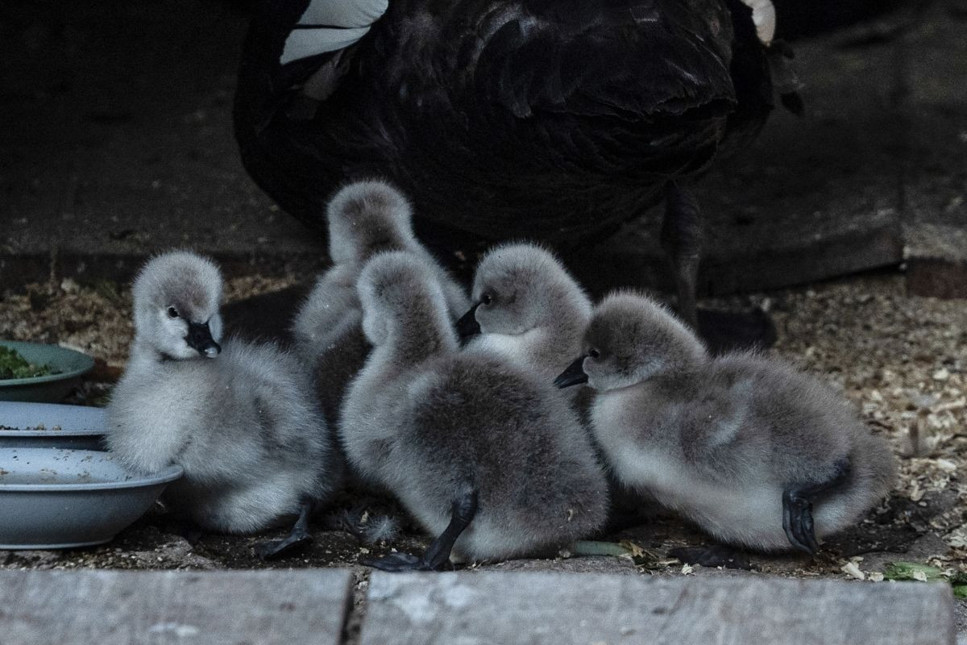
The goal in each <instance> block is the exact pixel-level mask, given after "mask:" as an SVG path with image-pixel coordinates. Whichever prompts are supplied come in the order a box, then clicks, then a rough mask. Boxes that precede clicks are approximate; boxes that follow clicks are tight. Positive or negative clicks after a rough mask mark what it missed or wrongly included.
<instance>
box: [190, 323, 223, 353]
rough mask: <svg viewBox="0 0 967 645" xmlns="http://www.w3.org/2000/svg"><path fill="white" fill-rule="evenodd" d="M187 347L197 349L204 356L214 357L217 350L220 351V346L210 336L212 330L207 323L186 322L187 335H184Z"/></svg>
mask: <svg viewBox="0 0 967 645" xmlns="http://www.w3.org/2000/svg"><path fill="white" fill-rule="evenodd" d="M185 340H186V341H188V347H191V348H192V349H194V350H197V351H198V353H199V354H201V355H202V356H204V357H206V358H215V357H216V356H218V352H220V351H222V346H221V345H219V344H218V343H216V342H215V339H214V338H212V330H211V329H210V328H209V327H208V323H207V322H204V323H195V322H189V323H188V335H187V336H185Z"/></svg>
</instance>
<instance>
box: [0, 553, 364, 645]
mask: <svg viewBox="0 0 967 645" xmlns="http://www.w3.org/2000/svg"><path fill="white" fill-rule="evenodd" d="M351 581H352V574H351V573H350V572H349V571H348V570H335V569H326V570H312V571H305V570H301V571H219V572H184V571H0V643H4V644H5V645H14V644H31V645H32V644H34V643H37V644H40V643H58V644H64V645H68V644H73V643H77V644H82V643H83V644H84V645H92V644H98V645H112V644H114V643H117V644H121V643H124V644H129V643H138V644H142V643H143V644H162V643H179V644H181V645H186V644H191V643H198V644H204V645H216V644H223V643H224V644H228V643H252V644H255V643H258V644H259V645H263V644H265V645H268V644H272V643H284V644H286V645H292V644H293V643H299V645H309V644H319V645H327V644H329V643H332V644H336V643H339V642H340V639H341V638H342V628H343V623H344V620H345V616H346V611H347V603H348V599H349V598H350V597H351V593H350V585H351Z"/></svg>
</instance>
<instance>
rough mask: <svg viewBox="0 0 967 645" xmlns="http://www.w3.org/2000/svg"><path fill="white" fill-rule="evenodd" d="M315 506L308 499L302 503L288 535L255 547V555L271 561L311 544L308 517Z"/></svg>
mask: <svg viewBox="0 0 967 645" xmlns="http://www.w3.org/2000/svg"><path fill="white" fill-rule="evenodd" d="M314 506H315V504H314V502H313V501H312V500H310V499H305V500H303V501H302V505H301V507H300V509H299V518H298V519H297V520H296V521H295V524H293V525H292V530H291V531H289V535H288V536H286V537H285V538H283V539H281V540H270V541H268V542H262V543H261V544H256V545H255V554H256V555H257V556H259V557H260V558H261V559H263V560H273V559H275V558H278V557H281V556H283V555H285V554H286V553H288V552H290V551H292V550H293V549H295V548H297V547H300V546H303V545H305V544H308V543H309V542H312V534H311V533H309V515H311V514H312V509H313V507H314Z"/></svg>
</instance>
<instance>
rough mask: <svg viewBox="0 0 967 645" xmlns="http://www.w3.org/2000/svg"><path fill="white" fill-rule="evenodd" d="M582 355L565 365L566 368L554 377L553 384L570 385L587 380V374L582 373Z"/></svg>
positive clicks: (559, 385)
mask: <svg viewBox="0 0 967 645" xmlns="http://www.w3.org/2000/svg"><path fill="white" fill-rule="evenodd" d="M584 358H585V357H584V356H581V357H580V358H578V359H577V360H575V361H574V362H573V363H571V364H570V365H568V366H567V369H566V370H564V371H563V372H561V374H560V375H559V376H558V377H557V378H556V379H554V385H556V386H557V387H559V388H562V389H563V388H565V387H571V386H572V385H580V384H581V383H587V382H588V375H587V374H585V373H584Z"/></svg>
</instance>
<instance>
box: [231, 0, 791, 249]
mask: <svg viewBox="0 0 967 645" xmlns="http://www.w3.org/2000/svg"><path fill="white" fill-rule="evenodd" d="M307 4H308V3H307V0H289V1H285V0H266V1H265V2H263V3H262V4H261V5H260V6H259V8H258V10H257V14H256V16H255V18H254V19H253V23H252V27H251V29H250V32H249V35H248V38H247V41H246V43H245V46H244V51H243V60H242V65H241V68H240V73H239V83H238V90H237V96H236V106H235V125H236V136H237V138H238V141H239V144H240V149H241V153H242V159H243V162H244V164H245V167H246V168H247V169H248V171H249V173H250V174H251V175H252V177H253V178H254V179H255V181H256V182H257V183H258V184H259V185H260V186H261V187H262V188H263V189H264V190H265V191H266V192H267V193H268V194H269V195H270V196H271V197H272V198H273V199H275V200H276V201H277V202H278V203H279V204H280V205H281V206H282V207H283V208H284V209H285V210H286V211H287V212H289V213H290V214H292V215H294V216H295V217H297V218H299V219H300V220H301V221H303V222H304V223H306V224H308V225H310V226H312V227H314V228H316V229H318V230H320V231H322V226H323V212H324V211H323V204H324V203H325V201H326V199H327V198H328V197H329V196H330V194H331V193H332V192H333V191H334V190H335V189H336V188H337V187H339V186H340V185H341V184H343V183H345V182H346V181H347V180H350V179H353V178H358V177H362V176H372V175H379V176H383V177H387V178H390V179H392V180H394V181H395V182H396V183H398V184H399V185H400V187H401V188H402V189H403V190H404V191H405V192H406V193H407V194H409V195H410V196H411V197H412V198H413V201H414V204H415V208H414V211H415V217H416V226H417V232H418V233H419V234H421V235H422V236H423V237H424V238H425V239H429V240H431V242H432V240H434V239H439V238H437V235H439V234H441V233H443V234H445V235H446V236H448V239H453V237H454V236H456V238H458V239H462V240H465V241H469V240H476V241H485V242H486V241H491V240H498V239H505V238H516V237H527V238H531V239H541V240H546V241H548V242H551V243H553V244H555V245H557V246H558V247H562V248H567V247H575V246H580V245H581V244H583V243H586V242H588V241H590V240H593V239H600V237H601V236H603V235H605V234H607V233H609V232H611V231H613V230H615V229H616V228H617V227H618V226H619V225H620V224H621V223H623V222H625V221H627V220H629V219H632V218H635V217H640V216H642V215H643V214H644V212H645V211H646V209H647V208H648V207H649V206H651V205H653V204H655V203H657V202H658V201H659V200H660V199H661V198H662V197H663V194H664V193H663V191H664V189H665V187H666V184H668V183H669V182H674V181H678V180H683V179H688V178H690V177H693V176H695V175H697V174H699V173H701V172H703V171H704V170H705V169H707V167H708V166H709V164H710V163H711V161H712V160H713V158H715V156H716V155H717V154H718V153H719V152H721V151H722V149H723V147H728V146H730V145H732V146H734V147H741V146H743V145H745V144H746V143H747V142H748V140H749V138H750V137H751V136H754V134H755V133H756V132H757V131H758V130H759V128H760V127H761V125H762V124H763V123H764V121H765V119H766V115H767V114H768V112H769V110H770V109H771V108H772V86H771V84H770V79H769V73H768V66H767V64H766V58H765V53H764V49H763V47H762V46H761V44H760V43H759V42H758V41H757V39H756V37H755V30H754V28H753V26H752V23H751V17H750V12H749V10H748V8H746V7H745V6H744V5H742V4H740V3H739V2H738V0H518V1H516V2H509V1H505V0H390V3H389V9H388V10H387V12H386V14H385V15H384V16H383V17H382V18H381V19H380V20H379V21H378V22H377V23H376V24H375V25H374V26H373V28H372V30H371V31H370V33H369V34H368V35H367V36H366V37H364V38H363V39H362V40H361V41H360V42H359V43H358V44H357V45H355V46H353V47H352V48H351V49H350V50H348V51H347V52H345V54H344V59H343V63H344V65H345V75H343V76H342V77H341V78H340V80H339V81H338V83H337V84H336V89H335V92H334V93H333V94H332V95H331V96H330V97H329V98H328V99H327V100H325V101H323V102H321V104H320V105H319V106H318V110H317V112H316V114H315V117H314V118H311V119H308V120H299V119H294V118H291V117H290V116H289V111H288V107H289V105H290V103H291V101H292V100H293V96H294V93H295V90H293V87H295V86H298V85H299V83H301V82H302V81H303V80H305V77H306V76H307V75H308V74H310V73H311V72H312V71H314V70H315V69H316V68H318V66H319V64H320V62H322V61H324V60H325V57H321V58H316V59H312V60H304V61H297V62H295V63H290V64H289V65H286V66H285V67H280V66H279V64H278V60H279V55H280V53H281V52H282V49H283V46H284V43H285V40H286V37H287V34H288V32H289V31H290V29H291V27H292V25H293V24H295V22H296V21H297V20H298V19H299V17H300V15H301V14H302V12H303V11H304V9H305V7H306V6H307Z"/></svg>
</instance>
